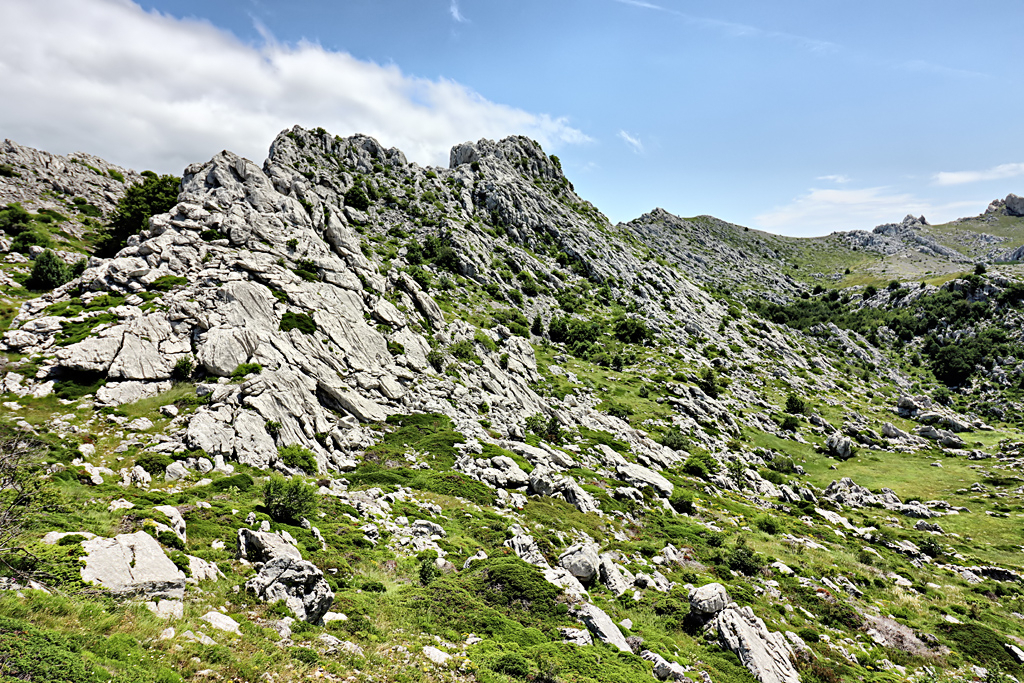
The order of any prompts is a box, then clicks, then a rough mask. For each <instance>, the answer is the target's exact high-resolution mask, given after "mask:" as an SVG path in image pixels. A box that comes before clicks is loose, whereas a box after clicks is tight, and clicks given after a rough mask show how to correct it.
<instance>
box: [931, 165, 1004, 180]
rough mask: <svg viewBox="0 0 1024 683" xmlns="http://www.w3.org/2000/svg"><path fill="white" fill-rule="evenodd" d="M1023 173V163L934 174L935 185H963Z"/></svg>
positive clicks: (1002, 178)
mask: <svg viewBox="0 0 1024 683" xmlns="http://www.w3.org/2000/svg"><path fill="white" fill-rule="evenodd" d="M1022 175H1024V164H1001V165H999V166H995V167H993V168H990V169H988V170H987V171H945V172H942V173H936V174H935V176H934V178H933V179H934V180H935V184H936V185H964V184H966V183H978V182H982V181H985V180H1004V179H1006V178H1016V177H1017V176H1022Z"/></svg>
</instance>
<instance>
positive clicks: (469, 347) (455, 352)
mask: <svg viewBox="0 0 1024 683" xmlns="http://www.w3.org/2000/svg"><path fill="white" fill-rule="evenodd" d="M492 343H493V342H492ZM448 353H450V354H451V355H452V356H454V357H455V358H458V359H459V360H463V361H475V362H480V358H479V357H478V356H477V355H476V353H475V352H474V350H473V342H471V341H469V340H468V339H463V340H462V341H458V342H455V343H454V344H452V345H450V346H449V347H448Z"/></svg>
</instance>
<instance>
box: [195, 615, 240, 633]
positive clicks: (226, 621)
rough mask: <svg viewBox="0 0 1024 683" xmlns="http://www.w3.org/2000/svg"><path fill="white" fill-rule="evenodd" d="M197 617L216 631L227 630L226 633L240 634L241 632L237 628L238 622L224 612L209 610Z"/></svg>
mask: <svg viewBox="0 0 1024 683" xmlns="http://www.w3.org/2000/svg"><path fill="white" fill-rule="evenodd" d="M199 618H200V619H202V620H203V621H205V622H206V623H208V624H209V625H210V626H212V627H213V628H215V629H217V630H218V631H227V632H228V633H234V634H235V635H239V636H240V635H242V632H241V631H239V630H238V622H237V621H235V620H234V619H232V618H231V617H229V616H228V615H226V614H221V613H220V612H216V611H210V612H207V613H206V614H204V615H203V616H201V617H199Z"/></svg>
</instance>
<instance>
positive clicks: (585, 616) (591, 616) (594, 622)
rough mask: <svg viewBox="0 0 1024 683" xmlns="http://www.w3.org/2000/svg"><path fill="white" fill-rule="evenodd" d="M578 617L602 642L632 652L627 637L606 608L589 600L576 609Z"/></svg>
mask: <svg viewBox="0 0 1024 683" xmlns="http://www.w3.org/2000/svg"><path fill="white" fill-rule="evenodd" d="M574 612H575V615H576V618H578V619H579V620H580V621H582V622H583V624H584V625H585V626H586V627H587V628H588V629H589V630H590V632H591V633H592V634H594V637H595V638H597V639H598V640H600V641H601V642H602V643H605V644H607V645H612V646H614V647H617V648H619V650H621V651H622V652H632V651H633V650H632V649H631V648H630V647H629V643H627V642H626V637H625V636H623V635H622V631H620V630H619V627H618V626H616V625H615V622H614V621H612V618H611V617H609V616H608V615H607V614H606V613H605V611H604V610H602V609H601V608H600V607H597V606H596V605H593V604H591V603H589V602H587V603H583V604H582V605H579V606H577V607H576V608H575V610H574Z"/></svg>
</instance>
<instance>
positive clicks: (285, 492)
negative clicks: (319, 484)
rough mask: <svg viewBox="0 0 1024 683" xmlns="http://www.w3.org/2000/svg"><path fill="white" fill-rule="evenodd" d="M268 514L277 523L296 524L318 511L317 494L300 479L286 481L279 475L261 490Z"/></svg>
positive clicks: (294, 478)
mask: <svg viewBox="0 0 1024 683" xmlns="http://www.w3.org/2000/svg"><path fill="white" fill-rule="evenodd" d="M260 494H261V495H262V496H263V506H264V507H265V508H266V509H267V514H268V515H270V517H271V519H273V520H275V521H277V522H285V523H289V524H296V523H298V522H301V521H302V518H303V517H312V516H313V514H314V513H315V512H316V510H317V505H318V504H317V499H316V492H315V491H313V489H312V487H310V486H308V485H307V484H306V482H304V481H303V480H302V479H301V478H300V477H292V478H291V479H285V478H284V477H282V476H281V475H279V474H274V475H271V477H270V480H269V481H267V483H266V484H264V485H263V488H262V489H261V490H260Z"/></svg>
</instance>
